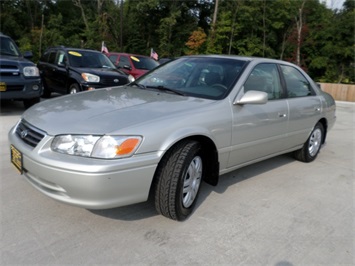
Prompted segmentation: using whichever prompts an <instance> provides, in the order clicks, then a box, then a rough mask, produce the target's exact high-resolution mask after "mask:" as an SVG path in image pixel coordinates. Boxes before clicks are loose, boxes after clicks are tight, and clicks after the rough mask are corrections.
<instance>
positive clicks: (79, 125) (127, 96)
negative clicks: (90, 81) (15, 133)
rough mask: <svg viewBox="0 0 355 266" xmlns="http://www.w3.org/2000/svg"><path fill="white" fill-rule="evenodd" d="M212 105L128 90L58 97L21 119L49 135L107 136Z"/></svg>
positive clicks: (29, 110)
mask: <svg viewBox="0 0 355 266" xmlns="http://www.w3.org/2000/svg"><path fill="white" fill-rule="evenodd" d="M211 102H214V101H212V100H207V99H200V98H194V97H186V96H180V95H176V94H171V93H165V92H157V91H150V90H142V89H138V88H135V87H131V86H122V87H112V88H105V89H100V90H95V91H88V92H81V93H78V94H72V95H67V96H60V97H58V98H54V99H51V100H46V101H43V102H41V103H38V104H36V105H34V106H33V107H31V108H30V109H28V110H27V111H26V112H25V113H24V114H23V119H25V120H26V121H27V122H28V123H30V124H32V125H33V126H35V127H37V128H38V129H41V130H43V131H45V132H47V134H49V135H58V134H88V133H89V134H108V133H112V132H115V131H120V130H121V129H126V128H128V127H131V126H137V125H139V124H142V123H147V122H149V121H152V120H158V119H164V118H168V117H169V116H173V115H176V114H177V113H184V112H191V111H192V110H194V109H197V108H200V107H202V106H204V105H207V104H210V103H211Z"/></svg>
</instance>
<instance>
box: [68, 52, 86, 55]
mask: <svg viewBox="0 0 355 266" xmlns="http://www.w3.org/2000/svg"><path fill="white" fill-rule="evenodd" d="M69 54H71V55H74V56H83V55H82V54H79V53H78V52H74V51H69Z"/></svg>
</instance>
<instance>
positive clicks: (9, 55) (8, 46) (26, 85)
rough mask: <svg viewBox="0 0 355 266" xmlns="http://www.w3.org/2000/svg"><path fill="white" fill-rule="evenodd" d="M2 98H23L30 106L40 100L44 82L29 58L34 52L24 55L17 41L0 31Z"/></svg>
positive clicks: (0, 88)
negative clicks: (42, 82)
mask: <svg viewBox="0 0 355 266" xmlns="http://www.w3.org/2000/svg"><path fill="white" fill-rule="evenodd" d="M0 41H1V42H0V99H1V100H21V101H23V103H24V105H25V107H26V108H27V107H29V106H31V105H33V104H35V103H37V102H39V100H40V96H41V94H42V84H41V78H40V75H39V71H38V68H37V67H36V65H35V64H34V63H32V62H31V61H29V60H28V58H31V57H32V52H29V51H28V52H25V53H24V54H23V55H22V54H21V52H20V50H19V49H18V47H17V45H16V43H15V42H14V41H13V40H12V39H11V38H10V37H9V36H6V35H3V34H2V33H0Z"/></svg>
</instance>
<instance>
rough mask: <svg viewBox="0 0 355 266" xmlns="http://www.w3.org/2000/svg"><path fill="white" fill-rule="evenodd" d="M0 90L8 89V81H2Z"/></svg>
mask: <svg viewBox="0 0 355 266" xmlns="http://www.w3.org/2000/svg"><path fill="white" fill-rule="evenodd" d="M0 91H6V83H5V82H0Z"/></svg>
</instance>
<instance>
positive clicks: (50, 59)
mask: <svg viewBox="0 0 355 266" xmlns="http://www.w3.org/2000/svg"><path fill="white" fill-rule="evenodd" d="M56 55H57V52H56V51H51V52H50V54H49V57H48V63H50V64H54V63H55V58H56Z"/></svg>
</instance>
